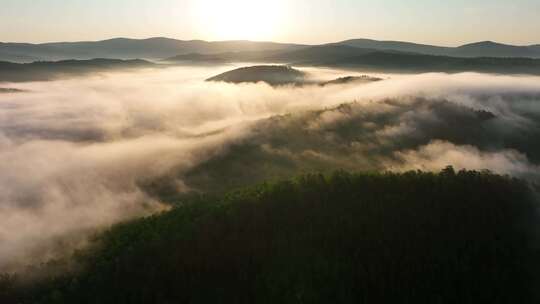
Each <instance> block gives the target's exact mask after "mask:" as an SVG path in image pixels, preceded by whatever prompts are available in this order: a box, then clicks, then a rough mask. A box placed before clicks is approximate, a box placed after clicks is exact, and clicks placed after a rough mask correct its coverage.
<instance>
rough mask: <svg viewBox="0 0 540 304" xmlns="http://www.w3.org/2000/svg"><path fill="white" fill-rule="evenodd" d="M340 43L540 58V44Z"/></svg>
mask: <svg viewBox="0 0 540 304" xmlns="http://www.w3.org/2000/svg"><path fill="white" fill-rule="evenodd" d="M339 44H342V45H348V46H353V47H357V48H370V49H376V50H381V51H400V52H410V53H418V54H424V55H443V56H452V57H530V58H540V47H539V45H530V46H515V45H507V44H501V43H496V42H492V41H483V42H477V43H471V44H466V45H462V46H459V47H441V46H433V45H425V44H416V43H410V42H400V41H377V40H369V39H354V40H346V41H343V42H340V43H339Z"/></svg>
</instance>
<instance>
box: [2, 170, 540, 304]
mask: <svg viewBox="0 0 540 304" xmlns="http://www.w3.org/2000/svg"><path fill="white" fill-rule="evenodd" d="M536 207H537V206H536V202H535V199H534V197H533V196H532V193H531V192H530V190H529V188H528V186H527V185H526V184H525V183H524V182H522V181H520V180H517V179H513V178H510V177H506V176H499V175H494V174H491V173H489V172H477V171H460V172H454V170H453V169H451V168H448V169H446V170H444V171H442V172H441V173H423V172H407V173H402V174H401V173H359V174H350V173H346V172H336V173H334V174H332V175H330V176H323V175H318V174H312V175H304V176H300V177H298V178H296V179H294V180H289V181H282V182H277V183H272V184H262V185H260V186H257V187H253V188H249V189H244V190H238V191H235V192H231V193H229V194H227V195H224V196H222V197H218V198H216V197H205V196H201V197H199V198H196V199H193V200H191V201H189V202H184V203H179V204H178V206H177V207H175V208H174V209H173V210H172V211H169V212H166V213H163V214H159V215H155V216H152V217H149V218H145V219H139V220H135V221H132V222H129V223H124V224H120V225H117V226H115V227H113V228H112V229H110V230H108V231H107V232H105V233H103V234H101V235H100V236H99V238H98V239H97V240H96V243H95V245H94V246H93V247H92V248H90V249H87V250H85V251H83V252H79V253H77V254H76V256H75V257H74V258H75V259H76V260H77V262H78V263H79V264H80V265H81V267H82V268H81V269H79V270H78V271H74V272H72V273H66V274H63V275H57V276H51V277H49V278H48V279H46V280H42V281H40V282H39V283H32V284H22V283H17V280H14V279H12V278H11V277H9V276H4V277H2V278H1V279H0V282H2V283H0V284H2V285H0V286H2V287H3V288H4V289H3V291H0V302H1V303H115V304H122V303H163V304H165V303H533V302H534V301H535V300H538V299H537V298H536V294H535V289H537V288H536V287H537V283H538V282H537V274H538V271H540V268H539V267H538V260H539V259H538V258H537V257H538V249H537V245H538V244H537V243H536V241H537V240H536V236H535V233H536V229H537V228H538V222H537V218H536ZM2 297H3V299H2Z"/></svg>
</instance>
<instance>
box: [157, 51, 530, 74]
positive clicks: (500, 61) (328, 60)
mask: <svg viewBox="0 0 540 304" xmlns="http://www.w3.org/2000/svg"><path fill="white" fill-rule="evenodd" d="M176 58H181V59H180V60H179V61H178V63H181V64H183V63H184V62H185V61H189V60H192V61H194V62H213V61H214V62H215V61H217V62H227V61H229V62H242V61H249V62H257V63H280V64H288V65H292V66H320V67H335V68H353V69H363V70H370V71H380V72H407V73H408V72H411V73H416V72H449V73H456V72H484V73H498V74H533V75H540V59H535V58H525V57H456V56H454V57H452V56H446V55H425V54H420V53H414V52H404V51H396V50H383V51H381V50H377V49H371V48H370V49H366V48H357V47H352V46H348V45H343V44H327V45H323V46H313V47H305V48H301V49H295V50H283V51H259V52H236V53H230V52H229V53H223V54H212V55H202V54H190V55H189V56H181V57H176ZM207 58H208V59H207ZM174 59H175V58H169V59H167V61H169V62H170V61H174Z"/></svg>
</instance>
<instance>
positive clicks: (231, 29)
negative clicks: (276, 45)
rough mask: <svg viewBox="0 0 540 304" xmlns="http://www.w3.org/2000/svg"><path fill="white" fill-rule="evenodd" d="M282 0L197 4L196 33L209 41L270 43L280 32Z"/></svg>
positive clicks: (205, 0)
mask: <svg viewBox="0 0 540 304" xmlns="http://www.w3.org/2000/svg"><path fill="white" fill-rule="evenodd" d="M283 3H284V1H283V0H274V1H257V0H251V1H250V0H197V1H195V2H194V3H193V18H194V21H195V24H196V25H197V28H196V31H197V32H198V33H199V34H202V35H203V36H204V37H209V39H212V40H271V39H273V38H275V37H276V35H277V34H278V33H279V31H280V29H281V28H280V26H281V22H282V16H283V9H284V5H283Z"/></svg>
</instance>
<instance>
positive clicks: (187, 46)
mask: <svg viewBox="0 0 540 304" xmlns="http://www.w3.org/2000/svg"><path fill="white" fill-rule="evenodd" d="M297 47H301V46H300V45H295V44H281V43H273V42H252V41H217V42H207V41H202V40H190V41H183V40H176V39H169V38H162V37H156V38H149V39H127V38H115V39H109V40H103V41H85V42H57V43H43V44H28V43H0V61H1V60H4V61H10V60H16V59H18V60H19V61H22V62H28V61H29V60H31V61H35V60H46V61H50V60H66V59H92V58H114V59H136V58H145V59H161V58H168V57H172V56H176V55H179V54H188V53H195V52H196V53H202V54H209V53H221V52H231V51H257V50H277V49H286V48H297ZM2 54H10V57H7V55H6V56H5V57H2ZM15 55H17V56H18V57H15ZM27 59H29V60H27Z"/></svg>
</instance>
